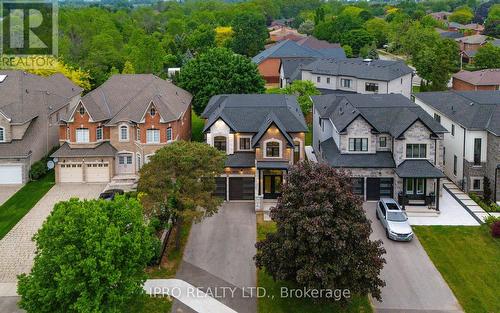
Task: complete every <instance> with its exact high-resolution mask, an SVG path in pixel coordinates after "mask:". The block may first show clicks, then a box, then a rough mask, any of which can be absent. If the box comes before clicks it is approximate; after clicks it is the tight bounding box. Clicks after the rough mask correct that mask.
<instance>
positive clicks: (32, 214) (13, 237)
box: [0, 184, 105, 313]
mask: <svg viewBox="0 0 500 313" xmlns="http://www.w3.org/2000/svg"><path fill="white" fill-rule="evenodd" d="M104 186H105V185H103V184H62V185H59V184H58V185H55V186H54V187H52V189H51V190H49V192H48V193H47V194H46V195H45V196H44V197H43V198H42V199H40V201H38V203H37V204H36V205H35V206H34V207H33V208H32V209H31V210H30V211H29V212H28V213H27V214H26V215H25V216H24V217H23V218H22V219H21V220H20V221H19V222H18V223H17V224H16V226H14V228H12V229H11V231H10V232H9V233H8V234H7V235H6V236H5V237H4V238H3V239H2V240H0V308H2V305H6V301H7V299H3V300H2V298H1V297H12V296H16V281H17V278H16V277H17V275H19V274H21V273H28V272H29V271H30V270H31V267H32V266H33V258H34V256H35V249H36V246H35V243H34V242H33V241H32V240H31V238H32V237H33V235H34V234H35V233H36V232H37V231H38V229H39V228H40V227H41V226H42V224H43V222H44V221H45V219H46V218H47V216H48V215H49V214H50V212H51V211H52V208H53V207H54V205H55V204H56V203H57V202H59V201H63V200H68V199H69V198H72V197H78V198H87V199H90V198H96V197H97V196H98V195H99V193H100V192H101V191H102V190H103V188H104ZM11 299H12V298H11ZM0 311H1V312H2V313H4V312H5V313H11V312H9V311H3V310H0Z"/></svg>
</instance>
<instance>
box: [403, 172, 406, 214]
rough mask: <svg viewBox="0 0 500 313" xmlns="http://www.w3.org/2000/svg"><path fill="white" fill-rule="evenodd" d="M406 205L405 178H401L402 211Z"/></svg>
mask: <svg viewBox="0 0 500 313" xmlns="http://www.w3.org/2000/svg"><path fill="white" fill-rule="evenodd" d="M405 203H406V178H404V177H403V210H404V209H405Z"/></svg>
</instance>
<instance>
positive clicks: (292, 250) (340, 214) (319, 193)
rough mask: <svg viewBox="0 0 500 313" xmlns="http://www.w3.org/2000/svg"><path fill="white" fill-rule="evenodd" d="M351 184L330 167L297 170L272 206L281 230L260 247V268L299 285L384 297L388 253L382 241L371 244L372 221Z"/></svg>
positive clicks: (304, 166) (319, 165) (301, 165)
mask: <svg viewBox="0 0 500 313" xmlns="http://www.w3.org/2000/svg"><path fill="white" fill-rule="evenodd" d="M350 181H351V179H350V177H349V176H348V174H347V173H346V172H343V171H341V170H337V169H334V168H332V167H331V166H329V165H328V164H325V163H310V162H300V163H299V164H298V165H295V166H294V167H292V168H291V170H290V172H289V174H288V176H287V181H286V183H285V184H284V186H283V188H282V196H281V197H280V198H279V199H278V203H277V205H276V207H273V208H271V219H272V220H273V221H274V222H276V226H277V231H276V232H274V233H270V234H267V236H266V238H265V239H264V240H262V241H260V242H258V243H257V245H256V247H257V255H256V256H255V261H256V265H257V267H259V268H261V269H264V270H265V271H266V272H267V273H268V274H269V275H270V276H272V277H273V279H274V280H285V281H290V282H293V283H295V284H297V285H298V286H299V287H304V288H307V289H349V290H350V291H351V293H352V294H360V295H365V294H367V293H370V294H371V295H372V296H373V297H374V298H376V299H380V298H381V295H380V289H381V288H382V287H383V286H385V283H384V282H383V281H382V280H381V279H380V278H379V276H380V272H381V270H382V267H383V264H384V263H385V260H384V259H383V258H382V254H383V253H385V250H384V248H383V247H382V242H381V241H380V240H377V241H371V240H370V234H371V232H372V229H371V226H370V221H369V220H368V218H367V217H366V214H365V212H364V211H363V206H362V200H361V199H360V197H359V196H357V195H355V194H354V193H353V192H352V186H351V183H350ZM324 300H327V299H324Z"/></svg>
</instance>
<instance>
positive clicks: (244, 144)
mask: <svg viewBox="0 0 500 313" xmlns="http://www.w3.org/2000/svg"><path fill="white" fill-rule="evenodd" d="M239 142H240V150H251V147H250V137H240V139H239Z"/></svg>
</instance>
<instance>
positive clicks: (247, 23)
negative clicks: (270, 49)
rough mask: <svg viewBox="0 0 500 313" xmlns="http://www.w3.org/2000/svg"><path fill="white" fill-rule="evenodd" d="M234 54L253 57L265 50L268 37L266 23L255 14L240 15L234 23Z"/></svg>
mask: <svg viewBox="0 0 500 313" xmlns="http://www.w3.org/2000/svg"><path fill="white" fill-rule="evenodd" d="M232 27H233V31H234V36H233V42H232V48H233V50H234V52H236V53H239V54H243V55H246V56H250V57H253V56H254V55H256V54H257V53H259V52H260V51H261V50H263V49H264V44H265V42H266V39H267V37H268V35H269V34H268V32H267V27H266V21H265V19H264V17H263V16H262V15H259V14H257V13H253V12H244V13H239V14H238V15H237V16H236V17H235V19H234V21H233V23H232Z"/></svg>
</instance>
